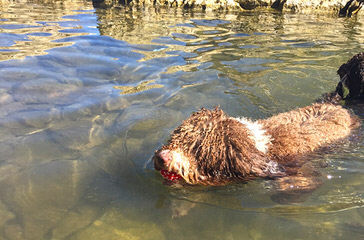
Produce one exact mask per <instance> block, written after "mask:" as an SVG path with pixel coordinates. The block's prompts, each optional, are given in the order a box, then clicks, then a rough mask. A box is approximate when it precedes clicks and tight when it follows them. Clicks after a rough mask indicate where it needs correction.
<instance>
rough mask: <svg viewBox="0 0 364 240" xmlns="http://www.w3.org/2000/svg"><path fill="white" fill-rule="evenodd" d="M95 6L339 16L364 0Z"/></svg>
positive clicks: (101, 3) (108, 2)
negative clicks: (260, 11) (261, 9)
mask: <svg viewBox="0 0 364 240" xmlns="http://www.w3.org/2000/svg"><path fill="white" fill-rule="evenodd" d="M93 4H94V6H96V7H111V6H115V5H120V4H122V5H128V6H167V7H181V8H185V9H192V8H193V9H203V10H206V9H207V10H254V9H260V8H271V9H277V10H281V11H291V12H306V11H326V12H331V13H336V14H338V15H340V16H349V17H350V16H351V15H354V14H358V13H359V10H360V9H361V7H362V5H363V4H364V0H93Z"/></svg>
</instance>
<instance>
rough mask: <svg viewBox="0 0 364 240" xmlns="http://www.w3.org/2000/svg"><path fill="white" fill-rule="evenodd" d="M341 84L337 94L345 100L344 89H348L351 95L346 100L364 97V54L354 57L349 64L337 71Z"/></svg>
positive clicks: (338, 86)
mask: <svg viewBox="0 0 364 240" xmlns="http://www.w3.org/2000/svg"><path fill="white" fill-rule="evenodd" d="M337 73H338V74H339V76H340V82H339V84H338V85H337V88H336V92H337V93H338V94H339V95H340V96H341V97H342V98H344V97H345V96H344V87H347V88H348V90H349V94H348V95H347V96H346V97H345V98H346V99H355V98H361V97H364V52H362V53H359V54H357V55H355V56H353V57H352V58H351V59H350V60H349V61H348V62H347V63H345V64H343V65H341V66H340V68H339V69H338V70H337Z"/></svg>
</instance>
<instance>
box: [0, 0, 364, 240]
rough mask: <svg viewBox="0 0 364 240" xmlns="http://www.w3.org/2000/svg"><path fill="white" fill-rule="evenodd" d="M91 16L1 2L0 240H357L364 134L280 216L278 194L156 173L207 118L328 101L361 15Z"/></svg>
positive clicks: (326, 159) (353, 48)
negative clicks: (159, 158)
mask: <svg viewBox="0 0 364 240" xmlns="http://www.w3.org/2000/svg"><path fill="white" fill-rule="evenodd" d="M97 3H98V1H93V2H91V1H81V0H78V1H57V0H54V1H26V0H21V1H16V2H14V1H10V0H9V1H7V0H4V1H2V2H1V3H0V10H1V11H0V153H1V154H0V239H10V240H12V239H267V238H269V239H359V238H361V237H362V236H363V235H364V218H363V216H364V212H363V206H364V199H363V197H364V188H363V184H362V182H363V180H364V177H363V176H364V174H363V173H364V162H363V158H364V148H363V144H364V142H363V129H362V128H361V129H359V130H357V131H356V132H355V134H354V136H352V137H351V138H350V139H348V140H345V141H343V142H342V143H341V144H340V146H337V147H336V149H334V150H332V151H330V153H328V154H326V155H317V156H315V157H314V159H313V160H312V162H313V163H314V164H316V165H317V166H321V167H320V178H321V179H322V180H323V184H322V185H321V186H320V187H319V188H318V189H316V190H315V191H314V192H313V193H309V194H302V195H299V196H297V199H294V201H286V202H284V203H283V202H282V201H277V199H278V200H279V199H280V196H278V198H277V197H274V196H277V191H276V189H275V184H274V181H273V180H255V181H251V182H249V183H247V184H236V185H230V186H225V187H185V188H178V187H175V186H168V185H165V184H163V183H162V178H161V176H160V175H159V174H158V173H157V172H156V171H155V170H154V169H153V166H152V163H151V162H150V160H151V157H152V155H153V154H154V151H155V150H156V149H158V148H159V147H160V146H161V145H162V144H164V143H165V142H166V141H167V139H168V136H169V134H170V132H171V131H172V130H173V129H174V128H175V127H176V126H178V125H179V124H180V123H181V121H183V119H185V118H186V117H188V116H189V115H190V114H191V112H193V111H196V110H198V109H200V108H201V107H207V108H213V107H215V106H220V107H221V108H222V109H223V110H224V111H226V112H227V113H228V114H230V115H232V116H245V117H248V118H252V119H257V118H264V117H269V116H271V115H273V114H276V113H279V112H283V111H287V110H290V109H293V108H296V107H300V106H305V105H308V104H310V103H312V102H313V101H315V99H317V98H318V97H319V96H320V95H321V94H323V93H325V92H328V91H331V90H333V89H334V87H335V86H336V84H337V81H338V76H337V75H336V70H337V68H338V67H339V66H340V65H341V64H342V63H344V62H346V61H347V60H348V59H349V58H350V57H351V56H352V55H353V54H356V53H358V52H359V51H362V49H363V46H364V40H363V39H364V36H363V32H364V26H363V24H362V22H363V17H362V15H359V16H357V17H354V18H350V19H348V18H337V17H334V16H329V15H325V14H321V15H320V14H318V13H317V14H292V13H279V12H275V11H266V12H265V11H260V12H258V11H255V12H231V13H223V12H221V13H215V12H200V11H186V10H176V9H164V8H158V9H154V8H144V9H138V10H137V9H132V8H126V7H123V6H117V5H115V6H114V5H111V6H107V7H105V8H101V7H97ZM349 107H350V108H352V110H353V111H354V112H355V113H356V114H357V115H358V116H359V117H360V118H361V119H364V110H363V109H364V108H363V105H356V106H349Z"/></svg>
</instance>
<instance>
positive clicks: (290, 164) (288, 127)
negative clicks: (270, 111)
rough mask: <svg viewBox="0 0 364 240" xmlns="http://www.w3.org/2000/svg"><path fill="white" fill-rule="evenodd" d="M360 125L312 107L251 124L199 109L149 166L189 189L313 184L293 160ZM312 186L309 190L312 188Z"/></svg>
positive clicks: (334, 109) (330, 109) (328, 107)
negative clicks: (277, 181)
mask: <svg viewBox="0 0 364 240" xmlns="http://www.w3.org/2000/svg"><path fill="white" fill-rule="evenodd" d="M358 126H359V120H358V119H357V118H356V117H355V116H353V115H352V114H351V113H350V112H349V111H348V110H347V109H345V108H343V107H341V106H339V105H334V104H330V103H316V104H313V105H310V106H307V107H303V108H298V109H295V110H292V111H290V112H286V113H281V114H278V115H275V116H273V117H270V118H267V119H262V120H257V121H252V120H249V119H246V118H234V117H230V116H228V115H227V114H225V113H224V112H223V111H222V110H221V109H219V108H216V109H214V110H207V109H201V110H200V111H198V112H195V113H193V114H192V115H191V116H190V117H189V118H188V119H186V120H185V121H184V122H183V123H182V124H181V125H180V126H179V127H177V128H176V129H175V130H174V132H173V133H172V135H171V137H170V140H169V141H168V143H167V144H166V145H165V146H163V147H162V148H161V149H160V150H158V151H156V153H155V156H154V158H153V160H154V166H155V168H156V169H157V170H167V171H170V172H175V173H177V174H179V175H180V176H181V177H182V178H183V181H185V182H186V183H188V184H204V185H223V184H226V183H230V182H237V181H247V180H250V179H254V178H257V177H261V178H281V179H282V181H281V183H282V186H281V188H285V186H284V185H285V184H286V179H285V178H284V177H285V176H288V175H290V176H294V178H290V181H292V180H293V181H300V182H301V183H300V184H301V185H302V184H303V186H304V185H310V184H311V185H312V186H314V184H313V183H312V179H311V178H307V177H306V176H304V174H303V173H302V171H301V169H300V166H301V165H302V164H298V159H299V158H300V157H302V156H304V155H307V154H310V153H312V152H314V151H317V150H319V149H320V148H322V147H325V146H328V145H330V144H333V143H335V142H337V141H338V140H340V139H343V138H345V137H347V136H348V135H349V134H350V133H351V131H352V130H353V129H354V128H356V127H358ZM312 186H311V188H312ZM287 187H289V185H287Z"/></svg>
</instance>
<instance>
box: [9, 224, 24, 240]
mask: <svg viewBox="0 0 364 240" xmlns="http://www.w3.org/2000/svg"><path fill="white" fill-rule="evenodd" d="M4 235H5V237H6V239H9V240H22V239H24V236H23V229H22V227H21V226H20V225H19V224H14V223H8V224H5V225H4Z"/></svg>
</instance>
